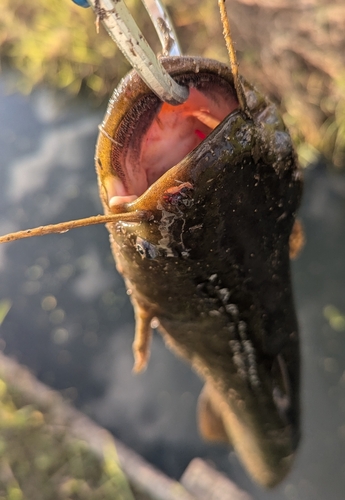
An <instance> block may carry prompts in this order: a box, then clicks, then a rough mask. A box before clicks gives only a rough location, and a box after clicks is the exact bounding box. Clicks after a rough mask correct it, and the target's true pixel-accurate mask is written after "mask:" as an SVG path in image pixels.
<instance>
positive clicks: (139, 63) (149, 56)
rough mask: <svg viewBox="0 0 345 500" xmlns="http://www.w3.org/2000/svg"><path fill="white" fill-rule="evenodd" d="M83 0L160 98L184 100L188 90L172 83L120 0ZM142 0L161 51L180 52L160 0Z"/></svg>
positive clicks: (79, 0)
mask: <svg viewBox="0 0 345 500" xmlns="http://www.w3.org/2000/svg"><path fill="white" fill-rule="evenodd" d="M73 1H74V2H75V3H78V4H79V5H81V6H83V7H86V6H87V5H86V0H73ZM87 2H88V4H89V5H90V6H91V7H92V9H93V10H94V12H95V14H96V16H97V19H99V20H100V21H102V23H103V25H104V26H105V28H106V30H107V31H108V34H109V35H110V36H111V38H112V39H113V40H114V42H115V43H116V44H117V45H118V47H119V48H120V50H121V51H122V52H123V54H124V56H125V57H126V58H127V59H128V61H129V62H130V64H131V66H133V68H134V69H135V70H136V71H137V72H138V73H139V75H140V76H141V78H142V79H143V80H144V82H145V83H146V85H148V86H149V87H150V89H151V90H152V91H153V92H154V93H155V94H156V95H157V96H158V97H159V98H160V99H161V100H162V101H165V102H167V103H169V104H173V105H177V104H182V103H184V102H185V101H186V100H187V98H188V94H189V90H188V89H187V87H183V86H182V85H179V84H178V83H176V82H175V80H173V78H172V77H171V76H170V75H169V73H168V72H167V71H166V70H165V69H164V67H163V66H162V64H161V63H160V61H159V59H158V58H157V56H156V54H155V53H154V52H153V50H152V49H151V47H150V46H149V44H148V42H147V41H146V39H145V38H144V35H143V34H142V33H141V31H140V29H139V27H138V25H137V24H136V22H135V21H134V19H133V17H132V15H131V13H130V12H129V10H128V8H127V6H126V4H125V3H124V0H87ZM143 3H144V5H145V8H146V10H147V12H148V14H149V16H150V18H151V20H152V22H153V25H154V27H155V29H156V32H157V35H158V37H159V40H160V42H161V44H162V53H163V55H174V56H176V55H181V49H180V46H179V43H178V40H177V36H176V33H175V30H174V28H173V25H172V22H171V20H170V18H169V15H168V13H167V11H166V10H165V8H164V7H163V5H162V4H161V2H160V0H143Z"/></svg>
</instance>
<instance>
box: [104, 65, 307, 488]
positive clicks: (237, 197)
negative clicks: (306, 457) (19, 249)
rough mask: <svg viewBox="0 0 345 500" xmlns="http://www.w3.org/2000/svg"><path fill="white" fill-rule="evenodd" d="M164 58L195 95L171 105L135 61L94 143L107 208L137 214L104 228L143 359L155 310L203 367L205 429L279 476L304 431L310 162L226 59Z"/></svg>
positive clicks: (271, 477) (180, 347)
mask: <svg viewBox="0 0 345 500" xmlns="http://www.w3.org/2000/svg"><path fill="white" fill-rule="evenodd" d="M162 63H163V65H164V66H165V68H166V69H167V70H168V72H169V73H170V74H171V75H172V76H173V77H174V78H175V79H176V80H177V81H178V82H179V83H180V84H182V85H186V86H188V87H189V89H190V96H191V97H190V102H191V103H190V104H188V103H187V104H186V105H185V107H184V108H180V109H181V110H182V111H181V112H179V111H178V108H179V107H176V108H175V109H173V107H171V109H170V108H164V106H165V104H163V105H162V103H161V102H160V101H159V99H158V98H157V97H156V96H155V95H154V94H153V93H152V92H151V91H150V90H149V89H148V87H147V86H146V85H145V84H144V83H143V82H142V81H141V80H140V78H139V77H138V76H137V74H136V73H135V72H131V73H130V74H129V75H128V76H127V77H125V79H124V80H123V81H122V82H121V83H120V85H119V87H118V89H117V90H116V91H115V92H114V95H113V97H112V99H111V101H110V104H109V108H108V111H107V114H106V116H105V119H104V122H103V124H102V128H101V132H102V133H101V134H100V136H99V140H98V145H97V150H96V168H97V173H98V180H99V187H100V194H101V198H102V201H103V205H104V209H105V212H106V213H123V214H127V215H128V214H132V215H133V217H132V219H131V220H128V219H126V220H125V217H124V220H123V221H121V222H117V223H114V224H113V223H110V224H108V229H109V232H110V240H111V245H112V250H113V253H114V257H115V260H116V264H117V268H118V270H119V271H120V272H121V273H122V274H123V276H124V278H125V281H126V285H127V289H128V292H129V294H130V297H131V300H132V302H133V305H134V309H135V316H136V335H135V341H134V346H133V347H134V354H135V368H136V369H137V370H140V369H141V368H143V367H144V366H145V364H146V362H147V359H148V352H149V341H150V336H151V321H152V319H153V318H156V319H157V320H158V322H159V330H160V332H161V333H162V335H163V337H164V338H165V340H166V343H167V345H168V346H169V347H171V348H172V349H173V350H174V351H175V352H176V353H177V354H178V355H180V356H182V357H183V358H184V359H186V360H187V361H188V362H189V363H190V364H191V366H192V367H193V369H194V370H196V372H197V373H198V374H199V375H200V376H201V377H202V378H203V379H204V380H205V388H204V391H203V393H202V395H201V397H200V403H199V425H200V428H201V431H202V433H203V435H204V436H205V437H206V438H210V439H220V440H227V441H229V442H231V443H232V445H233V446H234V448H235V449H236V451H237V453H238V454H239V457H240V459H241V460H242V462H243V463H244V465H245V466H246V467H247V469H248V471H249V472H250V473H251V475H252V476H253V478H254V479H255V480H256V481H257V482H259V483H260V484H262V485H264V486H268V487H271V486H274V485H275V484H277V483H279V482H280V481H281V480H282V479H283V478H284V477H285V475H286V474H287V472H288V471H289V469H290V468H291V464H292V461H293V457H294V454H295V451H296V449H297V445H298V442H299V438H300V431H299V337H298V326H297V320H296V314H295V309H294V303H293V296H292V287H291V276H290V258H289V238H290V234H291V232H292V228H293V226H294V222H295V216H296V211H297V209H298V206H299V203H300V199H301V194H302V180H301V174H300V170H299V168H298V165H297V162H296V157H295V153H294V150H293V146H292V143H291V138H290V136H289V133H288V132H287V130H286V128H285V126H284V124H283V122H282V120H281V118H280V116H279V114H278V112H277V109H276V107H275V106H274V105H273V104H272V103H270V102H269V101H268V100H267V99H266V98H264V97H263V96H262V95H261V94H260V93H259V92H258V91H257V90H255V88H253V87H252V86H251V85H250V84H248V83H247V82H245V81H242V84H243V88H244V91H245V96H246V102H247V105H248V112H245V111H244V110H242V109H241V108H240V106H239V104H238V102H237V98H236V92H235V90H234V85H233V77H232V74H231V71H230V69H229V68H228V67H227V66H225V65H223V64H220V63H219V62H216V61H212V60H207V59H201V58H192V57H170V58H164V59H162ZM192 101H193V102H192ZM223 115H225V116H223ZM180 127H181V133H180V134H179V133H178V132H177V131H178V130H179V128H180ZM176 134H177V135H176ZM175 136H176V137H175ZM187 136H188V137H189V136H190V139H188V141H187V142H188V145H186V146H185V147H183V148H182V151H179V152H178V149H179V144H180V142H183V141H184V140H185V138H186V137H187ZM170 138H171V141H172V144H171V146H170V147H169V140H170ZM166 142H167V144H166ZM185 150H188V151H187V153H186V154H185ZM179 155H180V156H181V155H182V156H181V157H180V158H179ZM170 157H172V160H169V158H170ZM176 158H177V159H178V161H176ZM163 160H164V161H163ZM169 162H170V163H171V162H172V164H171V165H170V163H169ZM156 164H157V165H158V166H159V168H158V173H155V171H154V166H155V165H156ZM124 201H125V202H126V201H128V202H127V203H123V202H124Z"/></svg>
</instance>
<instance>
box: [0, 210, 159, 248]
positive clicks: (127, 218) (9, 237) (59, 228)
mask: <svg viewBox="0 0 345 500" xmlns="http://www.w3.org/2000/svg"><path fill="white" fill-rule="evenodd" d="M150 215H151V214H150V213H149V212H147V211H140V210H137V211H135V212H127V213H121V214H120V213H119V214H110V215H94V216H92V217H86V218H85V219H77V220H70V221H67V222H60V223H58V224H49V225H47V226H39V227H35V228H32V229H25V230H24V231H17V232H15V233H8V234H5V235H3V236H0V244H1V243H9V242H10V241H16V240H21V239H23V238H31V237H33V236H44V235H46V234H54V233H59V234H61V233H66V232H67V231H69V230H70V229H75V228H77V227H85V226H91V225H93V224H106V223H107V222H142V221H144V220H148V219H149V218H150Z"/></svg>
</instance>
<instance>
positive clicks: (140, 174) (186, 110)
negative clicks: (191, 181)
mask: <svg viewBox="0 0 345 500" xmlns="http://www.w3.org/2000/svg"><path fill="white" fill-rule="evenodd" d="M237 107H238V102H237V100H236V98H235V97H231V96H229V93H226V95H225V94H224V95H222V94H221V93H220V94H219V93H217V94H216V93H215V92H206V91H205V92H202V91H200V90H197V89H196V88H194V87H192V88H191V89H190V93H189V97H188V99H187V101H186V102H185V103H184V104H181V105H179V106H172V105H170V104H167V103H164V104H163V105H162V106H161V108H160V110H159V112H158V113H157V115H156V116H155V118H154V119H153V121H152V123H151V124H150V126H149V127H148V128H147V130H146V131H145V133H144V134H143V137H142V140H141V143H140V150H139V151H138V148H132V147H131V144H130V141H129V146H128V148H127V150H126V154H125V155H123V157H122V158H121V171H122V172H123V174H124V175H122V177H123V176H124V177H125V183H124V182H121V181H120V179H119V178H116V179H115V178H114V185H113V187H112V189H111V190H110V192H108V196H109V206H114V205H117V204H119V203H126V202H131V201H134V200H135V199H136V198H137V197H138V196H140V195H141V194H143V193H144V192H145V191H146V189H147V188H148V187H149V186H151V184H153V183H154V182H155V181H156V180H157V179H159V178H160V177H161V176H162V175H163V174H164V173H165V172H167V171H168V170H169V169H170V168H172V167H173V166H175V165H176V164H177V163H179V162H180V161H181V160H182V159H183V158H184V157H185V156H186V155H187V154H188V153H190V152H191V151H192V150H193V149H194V148H196V147H197V146H198V145H199V144H200V143H201V142H202V141H203V140H204V139H205V138H206V137H207V136H208V135H209V134H210V133H211V132H212V130H213V129H214V128H216V127H217V125H219V123H220V122H221V121H222V120H224V118H225V117H226V116H227V115H228V114H229V113H231V112H232V111H233V110H235V109H236V108H237Z"/></svg>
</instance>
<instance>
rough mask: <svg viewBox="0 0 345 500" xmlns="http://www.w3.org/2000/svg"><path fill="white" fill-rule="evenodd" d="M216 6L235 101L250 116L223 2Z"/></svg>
mask: <svg viewBox="0 0 345 500" xmlns="http://www.w3.org/2000/svg"><path fill="white" fill-rule="evenodd" d="M218 5H219V10H220V20H221V22H222V25H223V36H224V40H225V43H226V48H227V51H228V55H229V59H230V67H231V72H232V76H233V78H234V86H235V90H236V94H237V99H238V102H239V104H240V106H241V109H242V111H244V112H245V113H246V114H247V115H248V116H250V112H249V109H248V105H247V101H246V96H245V93H244V90H243V86H242V83H241V80H240V76H239V74H238V61H237V56H236V50H235V47H234V44H233V41H232V36H231V31H230V23H229V18H228V15H227V12H226V7H225V0H218Z"/></svg>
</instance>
